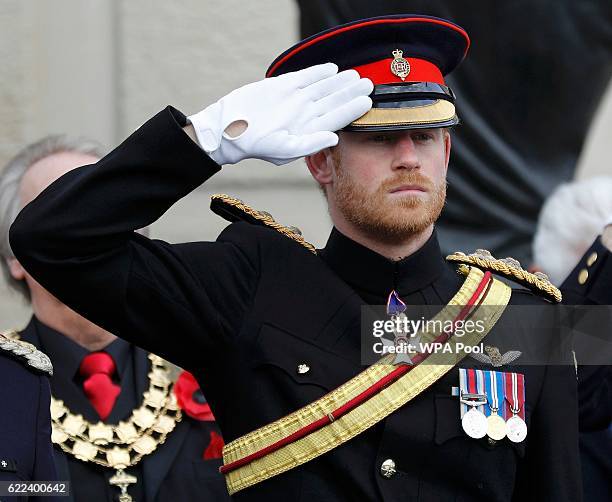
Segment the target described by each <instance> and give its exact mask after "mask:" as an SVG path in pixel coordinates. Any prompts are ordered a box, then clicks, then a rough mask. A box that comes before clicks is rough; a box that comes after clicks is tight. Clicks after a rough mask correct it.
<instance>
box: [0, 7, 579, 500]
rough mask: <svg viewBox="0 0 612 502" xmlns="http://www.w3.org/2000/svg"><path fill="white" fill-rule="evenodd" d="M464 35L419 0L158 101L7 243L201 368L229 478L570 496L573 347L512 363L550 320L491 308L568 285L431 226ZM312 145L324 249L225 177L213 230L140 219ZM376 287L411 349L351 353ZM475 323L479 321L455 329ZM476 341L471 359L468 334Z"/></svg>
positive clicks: (55, 285) (238, 489) (263, 483)
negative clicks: (157, 226) (236, 77)
mask: <svg viewBox="0 0 612 502" xmlns="http://www.w3.org/2000/svg"><path fill="white" fill-rule="evenodd" d="M468 46H469V38H468V36H467V34H466V33H465V31H464V30H463V29H462V28H460V27H459V26H457V25H455V24H453V23H451V22H449V21H445V20H442V19H436V18H431V17H424V16H423V17H421V16H389V17H383V18H375V19H368V20H363V21H359V22H355V23H351V24H350V25H345V26H341V27H337V28H334V29H332V30H329V31H327V32H324V33H321V34H319V35H316V36H313V37H311V38H309V39H307V40H305V41H302V42H300V43H298V44H297V45H296V46H294V47H292V48H290V49H289V50H287V51H286V52H284V53H283V54H282V55H280V56H279V57H278V58H277V59H276V61H274V62H273V63H272V65H271V66H270V68H269V69H268V72H267V77H268V78H266V79H264V80H262V81H260V82H256V83H254V84H250V85H247V86H245V87H243V88H241V89H238V90H236V91H234V92H232V93H230V94H228V95H227V96H225V97H224V98H222V99H221V100H220V101H219V102H217V103H215V104H213V105H211V106H209V107H207V108H206V109H204V110H203V111H202V112H200V113H197V114H195V115H192V116H190V117H189V118H187V117H185V116H184V115H183V114H182V113H180V112H178V111H177V110H175V109H173V108H167V109H166V110H164V111H162V112H160V113H159V114H158V115H156V116H155V117H154V118H153V119H151V120H150V121H148V122H147V123H146V124H145V125H144V126H142V127H141V128H140V129H139V130H138V131H136V132H135V133H134V134H133V135H132V136H131V137H130V138H129V139H128V140H126V141H125V142H124V143H123V144H122V145H121V146H119V147H118V148H117V149H116V150H114V151H113V152H112V153H111V154H110V155H108V156H107V157H105V158H103V159H102V160H101V161H99V162H98V163H96V164H93V165H90V166H87V167H82V168H80V169H75V170H73V171H71V172H70V173H68V174H66V175H65V176H63V177H62V178H60V179H59V180H58V181H57V182H55V183H54V184H53V185H51V186H50V187H49V188H48V189H47V190H45V191H44V192H43V193H42V194H41V195H40V196H39V197H38V198H37V199H36V200H35V201H33V202H32V203H31V204H29V205H28V206H27V207H26V208H24V210H23V211H22V213H21V214H20V216H19V217H18V218H17V220H16V221H15V223H14V225H13V227H12V229H11V244H12V246H13V249H14V251H15V254H16V256H17V257H18V258H19V260H20V261H21V263H22V264H23V265H24V267H25V268H26V269H27V270H28V271H29V272H30V273H31V274H32V275H33V276H34V277H36V278H37V280H39V281H40V282H41V283H42V284H44V285H45V287H47V288H49V289H50V290H51V291H52V292H53V293H54V294H55V295H57V296H58V297H59V298H60V299H62V301H64V302H66V303H67V304H68V305H70V306H72V307H73V308H75V309H76V310H77V311H78V312H79V313H81V314H82V315H84V316H86V317H88V318H90V319H92V320H94V321H95V322H96V323H98V324H100V325H101V326H104V327H105V328H106V329H108V330H110V331H111V332H113V333H115V334H116V335H117V336H120V337H125V338H126V339H130V340H131V341H133V342H135V343H138V344H141V345H143V346H145V347H147V348H148V349H150V350H152V351H154V352H155V353H158V354H160V355H162V356H164V357H166V358H167V359H169V360H171V361H174V362H176V363H177V364H180V365H181V366H183V367H185V368H187V369H189V370H190V371H192V372H193V373H194V374H195V376H196V378H198V380H199V381H200V383H201V385H202V387H203V389H204V391H205V394H206V395H207V397H208V398H209V399H210V401H211V406H212V408H213V410H214V412H215V416H217V418H218V420H219V423H220V425H221V428H222V431H223V434H224V436H225V437H226V439H230V440H232V441H231V443H229V444H227V445H226V446H225V448H224V465H223V467H222V468H221V471H222V472H223V474H224V475H225V478H226V483H227V486H228V489H229V491H230V493H231V494H236V499H237V500H266V501H268V500H292V499H304V500H306V499H311V498H312V499H316V500H326V501H327V500H379V499H382V500H420V501H434V500H436V501H437V500H457V499H461V500H483V501H485V500H486V501H490V500H499V501H502V500H503V501H506V500H512V499H515V500H533V499H542V500H556V501H576V500H579V499H580V493H581V487H580V473H579V465H578V451H577V427H578V425H577V398H576V380H575V373H574V368H573V365H572V366H571V365H562V364H561V365H550V366H543V365H535V366H528V365H520V366H514V367H511V368H510V367H508V363H509V362H510V361H512V360H514V359H516V358H517V357H518V358H519V362H518V363H517V364H520V361H521V359H520V357H522V356H521V354H522V352H521V351H525V350H526V348H525V347H524V346H523V345H520V344H521V343H525V344H528V343H529V340H533V339H534V338H533V336H531V335H533V333H534V332H537V333H538V337H537V342H538V345H539V347H543V348H544V349H545V350H544V352H545V353H546V354H547V355H550V354H552V351H553V347H554V346H556V345H558V344H557V342H558V340H557V339H556V335H555V334H554V333H549V332H546V331H545V330H541V329H537V330H535V331H532V332H531V333H529V335H530V336H527V337H524V336H522V334H521V336H518V335H519V334H520V333H519V332H518V330H515V331H513V333H515V334H516V335H517V336H516V340H515V341H516V343H517V344H519V345H520V346H519V347H518V351H515V352H514V353H510V352H508V351H507V349H508V348H516V347H509V346H503V345H502V344H501V343H500V342H499V340H500V338H499V334H500V332H501V328H500V327H499V325H498V324H497V322H498V321H499V320H500V319H503V318H505V315H506V311H507V309H506V307H507V306H508V305H509V304H510V305H515V306H520V308H522V306H523V305H525V306H535V307H540V308H543V309H544V310H546V311H555V309H554V306H553V305H551V302H553V301H558V300H559V297H560V295H559V292H558V290H556V288H554V287H553V286H552V285H551V284H550V283H549V282H547V281H546V279H545V278H544V277H542V276H535V275H533V274H528V273H527V272H525V271H524V270H522V269H521V268H520V265H519V264H517V263H516V262H515V261H513V260H510V259H506V260H496V259H494V258H493V257H492V256H490V254H488V253H486V252H485V251H484V250H480V251H479V252H478V253H476V254H473V255H465V254H455V255H452V257H450V258H449V260H451V261H448V262H447V261H445V260H444V258H443V257H442V255H441V253H440V249H439V246H438V242H437V237H436V234H435V231H434V224H435V221H436V220H437V218H438V216H439V214H440V212H441V210H442V208H443V206H444V200H445V187H446V170H447V166H448V160H449V155H450V150H451V134H450V131H449V128H450V127H451V126H453V125H455V124H456V123H457V122H458V118H457V115H456V113H455V96H454V94H453V92H452V91H451V90H450V89H449V88H448V87H447V86H446V85H445V83H444V75H446V74H447V73H449V72H450V71H452V70H453V69H454V68H455V67H456V66H457V65H458V64H459V63H460V62H461V60H462V59H463V58H464V56H465V54H466V52H467V49H468ZM327 61H332V62H333V63H335V64H329V63H326V62H327ZM338 69H342V70H344V71H341V72H339V73H338ZM360 76H361V77H363V78H360ZM500 99H503V96H500ZM337 131H340V132H337ZM303 156H306V161H307V165H308V169H309V170H310V172H311V173H312V176H313V178H314V179H315V180H316V182H317V183H318V184H319V185H320V186H321V188H322V189H323V191H324V193H325V196H326V199H327V203H328V206H329V212H330V215H331V218H332V221H333V223H334V229H333V230H332V233H331V235H330V238H329V241H328V243H327V245H326V247H325V249H323V250H320V251H317V250H316V249H315V248H314V247H313V246H312V245H310V244H309V243H307V242H306V241H305V240H304V239H303V238H302V237H301V236H300V235H299V233H298V232H296V231H295V230H294V229H291V228H287V227H283V226H282V225H279V224H278V223H277V222H275V221H274V220H273V219H272V218H271V217H270V216H269V215H267V214H264V213H261V212H259V211H255V210H254V209H252V208H249V207H248V206H246V205H245V204H244V203H243V202H242V201H238V200H236V199H232V198H231V197H227V196H218V197H215V198H214V200H213V209H214V210H215V211H216V212H218V213H219V214H221V215H223V216H224V217H226V218H227V219H229V220H230V221H232V222H235V223H234V224H232V225H230V226H229V227H228V228H227V229H226V230H225V231H224V232H223V233H222V234H221V235H220V236H219V238H218V240H217V241H216V242H214V243H209V242H198V243H189V244H178V245H171V244H167V243H164V242H161V241H151V240H149V239H147V238H145V237H143V236H141V235H138V234H135V233H134V230H135V229H137V228H139V227H142V226H145V225H148V224H150V223H151V222H153V221H155V220H156V219H157V218H159V216H160V215H161V214H163V213H164V212H165V211H166V210H167V209H168V208H169V207H170V206H171V205H172V204H174V203H175V202H176V201H177V200H179V199H180V198H181V197H183V196H184V195H186V194H187V193H189V192H190V191H192V190H194V189H195V188H196V187H198V186H199V185H200V184H201V183H203V182H204V181H206V180H207V179H208V178H209V177H210V176H212V175H214V174H215V173H216V172H218V171H219V169H220V166H222V165H226V164H232V163H236V162H239V161H240V160H242V159H244V158H259V159H264V160H267V161H270V162H273V163H275V164H283V163H286V162H289V161H290V160H293V159H296V158H299V157H303ZM491 271H497V272H500V273H503V274H505V275H507V276H508V277H510V278H515V279H517V280H520V281H522V282H523V283H524V284H527V285H530V286H531V287H532V288H533V292H532V291H529V290H526V289H516V290H514V289H511V288H510V287H509V286H507V285H506V284H505V283H504V282H502V281H500V280H499V279H497V278H495V277H493V276H492V275H491ZM458 272H459V273H458ZM540 296H544V297H545V298H541V297H540ZM364 305H383V306H386V311H387V313H388V314H389V316H390V318H388V319H387V320H386V321H385V323H386V322H390V323H391V329H392V332H393V334H394V335H395V339H394V340H390V341H389V340H387V341H388V342H389V343H390V344H391V345H390V346H391V347H392V348H394V349H398V352H401V351H400V350H399V349H402V350H405V351H408V349H410V348H412V349H415V350H414V351H413V352H411V355H410V356H408V357H405V358H403V359H402V358H400V359H399V360H398V359H396V358H395V357H394V356H393V354H392V353H389V354H387V355H385V356H383V358H382V359H381V360H380V363H381V364H373V365H372V366H369V367H368V368H366V369H365V370H364V369H363V368H362V364H361V357H360V356H361V355H362V352H361V349H362V347H361V346H360V336H359V326H360V322H361V313H362V307H363V306H364ZM419 305H420V306H423V305H425V306H427V305H430V306H434V305H443V307H442V308H441V310H438V309H435V308H434V309H432V310H433V311H434V312H437V313H435V315H434V317H433V318H432V319H431V321H434V322H433V323H432V325H433V326H440V327H434V328H432V329H431V330H429V331H428V330H425V329H420V330H418V332H416V331H415V332H414V333H411V334H410V337H411V338H412V337H413V335H414V336H416V337H417V338H418V340H420V341H421V342H427V343H426V344H425V346H423V343H418V344H417V343H416V339H415V340H414V345H413V344H412V341H411V343H410V344H407V343H404V342H405V341H406V338H407V332H406V330H405V329H404V328H402V327H401V326H400V325H401V324H402V323H404V325H405V323H406V322H407V320H408V317H409V316H412V315H413V310H412V308H413V307H416V306H419ZM515 308H516V307H515ZM363 311H364V312H370V309H369V308H368V307H366V308H364V310H363ZM407 314H408V315H407ZM380 320H381V321H382V319H380ZM411 320H414V319H413V318H412V317H411ZM377 321H378V320H377ZM467 321H469V322H472V323H476V324H478V325H479V326H481V328H482V329H480V330H477V331H474V332H471V333H469V334H463V335H462V336H460V335H459V333H458V331H457V329H458V327H459V326H460V325H461V326H464V325H465V322H467ZM460 323H461V324H460ZM394 326H396V327H394ZM441 326H445V327H444V328H442V327H441ZM532 328H537V326H532ZM456 331H457V332H456ZM402 337H403V338H404V342H401V341H400V339H401V338H402ZM485 341H486V343H487V344H488V345H487V347H486V350H487V353H486V355H485V354H480V356H481V357H480V358H479V359H478V361H479V362H481V364H480V365H477V364H475V362H474V359H470V358H468V357H465V356H466V353H465V352H461V351H460V350H459V346H460V345H464V346H467V347H468V348H469V349H471V350H474V349H477V348H478V347H479V344H484V342H485ZM493 343H495V344H497V345H498V346H493V345H492V344H493ZM435 344H437V345H435ZM438 345H439V346H440V347H444V348H445V350H446V349H447V348H448V349H450V352H451V353H450V354H447V353H446V352H438V351H436V350H434V349H433V348H432V347H434V346H436V347H437V346H438ZM417 346H418V347H417ZM364 347H365V346H364ZM500 347H501V348H500ZM412 349H410V350H412ZM551 360H553V359H551ZM554 361H555V362H566V361H569V354H565V353H559V354H557V357H555V358H554ZM396 363H397V364H396ZM457 395H458V396H459V397H460V399H459V398H458V397H457ZM230 396H231V397H230ZM244 409H248V410H249V413H244V411H243V410H244Z"/></svg>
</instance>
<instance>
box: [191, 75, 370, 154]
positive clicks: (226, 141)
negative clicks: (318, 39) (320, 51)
mask: <svg viewBox="0 0 612 502" xmlns="http://www.w3.org/2000/svg"><path fill="white" fill-rule="evenodd" d="M372 90H373V84H372V82H371V81H370V80H369V79H366V78H360V77H359V74H358V73H357V72H356V71H355V70H346V71H343V72H340V73H338V67H337V66H336V65H335V64H333V63H326V64H321V65H316V66H311V67H310V68H305V69H304V70H300V71H297V72H292V73H287V74H284V75H280V76H278V77H272V78H265V79H263V80H260V81H259V82H254V83H252V84H248V85H245V86H244V87H240V88H239V89H236V90H235V91H232V92H231V93H229V94H228V95H227V96H224V97H223V98H221V99H220V100H219V101H217V102H216V103H214V104H212V105H210V106H209V107H207V108H205V109H204V110H202V111H201V112H199V113H196V114H195V115H191V116H190V117H189V120H190V122H191V123H192V125H193V127H194V130H195V133H196V136H197V139H198V142H199V144H200V146H201V147H202V148H203V149H204V150H205V151H206V153H208V155H209V156H210V157H211V158H212V159H213V160H214V161H215V162H217V164H219V165H224V164H235V163H237V162H240V161H241V160H243V159H247V158H254V159H262V160H266V161H268V162H272V163H274V164H276V165H281V164H286V163H288V162H291V161H293V160H296V159H299V158H300V157H304V156H306V155H310V154H313V153H316V152H318V151H320V150H323V149H324V148H328V147H331V146H335V145H336V144H338V135H337V134H336V133H335V132H334V131H337V130H339V129H342V128H343V127H345V126H346V125H348V124H350V123H351V122H353V121H354V120H355V119H357V118H359V117H361V116H362V115H363V114H364V113H366V112H367V111H368V110H369V109H370V108H371V107H372V100H371V99H370V98H369V97H368V95H369V94H370V93H371V92H372Z"/></svg>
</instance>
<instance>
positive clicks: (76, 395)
mask: <svg viewBox="0 0 612 502" xmlns="http://www.w3.org/2000/svg"><path fill="white" fill-rule="evenodd" d="M51 336H59V337H62V336H63V335H61V334H60V333H57V332H55V331H53V330H51V328H48V327H46V326H43V325H41V323H40V321H38V320H37V319H35V318H33V319H32V320H31V321H30V323H29V324H28V326H27V327H26V328H25V329H24V330H23V331H22V332H21V339H22V340H24V341H27V342H30V343H32V344H34V345H36V346H39V347H40V346H41V342H42V344H43V345H44V337H47V338H49V337H51ZM64 348H69V347H66V346H64ZM73 357H74V354H73V353H69V354H62V362H66V361H69V360H70V358H73ZM130 357H131V358H132V359H133V369H134V375H135V376H136V380H135V382H134V384H135V391H136V392H135V395H136V396H139V401H136V402H134V401H135V399H134V392H132V391H133V389H130V388H128V386H127V385H123V386H122V388H121V393H120V394H119V396H118V397H117V401H116V403H115V406H114V407H113V409H112V411H111V414H110V415H109V417H108V419H107V421H106V422H107V423H118V422H119V421H120V420H125V419H126V418H127V417H129V415H130V414H131V412H132V410H133V409H134V408H135V407H138V406H140V404H141V402H140V400H142V393H143V392H144V391H145V390H147V386H148V382H147V373H148V372H149V369H150V364H151V363H150V361H149V359H148V357H147V353H146V352H145V351H144V350H142V349H140V348H138V347H133V353H132V352H131V353H130ZM72 362H73V363H74V364H76V366H77V367H78V364H80V361H79V360H77V361H72ZM58 363H59V361H58ZM59 370H60V368H57V371H56V372H55V374H54V375H53V377H51V379H50V380H51V388H52V391H53V395H54V397H55V398H57V399H61V400H62V401H64V404H65V405H66V406H67V407H68V408H69V409H70V411H71V412H72V413H76V414H81V415H83V416H84V417H85V419H87V420H89V421H91V422H93V423H96V422H97V421H98V420H99V417H98V416H97V414H96V412H95V411H94V409H93V407H92V406H91V404H90V402H89V401H88V399H87V397H86V396H85V394H84V393H83V391H82V389H81V388H80V387H79V386H77V385H75V383H74V382H73V381H72V380H71V379H68V378H65V376H64V375H62V374H61V373H60V371H59ZM212 431H215V432H217V433H218V432H219V431H218V428H217V426H216V424H215V423H214V422H204V421H199V420H194V419H192V418H190V417H189V416H187V415H186V414H185V413H183V419H182V421H181V422H179V423H178V424H177V426H176V428H175V429H174V430H173V431H172V432H171V433H170V434H168V436H167V437H166V441H165V442H164V443H163V444H161V445H159V446H158V448H157V450H156V451H155V452H153V453H151V454H150V455H146V456H144V457H143V459H142V460H141V461H140V462H139V463H138V464H137V467H136V469H134V468H131V469H127V472H128V473H130V474H133V475H135V476H136V477H137V478H138V479H139V482H138V483H137V485H130V487H129V488H128V493H130V494H131V495H132V496H134V497H135V500H139V501H144V502H153V501H157V502H170V501H172V502H175V501H178V500H202V501H211V502H217V501H222V500H224V499H226V498H227V492H226V489H225V482H224V481H223V478H222V476H221V475H220V474H219V472H218V468H219V466H220V463H221V462H220V460H215V459H210V460H205V459H204V458H203V453H204V450H205V449H206V447H207V446H208V444H209V441H210V433H211V432H212ZM54 452H55V461H56V465H57V469H58V475H59V478H60V479H62V480H70V481H71V485H72V497H71V499H65V500H67V501H68V500H75V501H81V500H83V501H85V500H86V501H87V502H96V501H99V502H107V501H108V502H111V501H114V500H116V497H117V494H118V493H119V489H118V488H117V487H114V486H111V485H109V483H108V480H109V479H110V477H111V476H112V475H114V474H115V471H114V470H113V469H107V468H103V467H100V466H97V465H95V464H92V463H86V462H82V461H80V460H78V459H76V458H74V457H73V456H72V455H69V454H66V453H64V452H63V451H62V450H61V449H60V448H59V447H56V448H55V449H54ZM76 476H78V477H79V479H78V481H77V480H76V479H75V477H76ZM62 500H64V499H62Z"/></svg>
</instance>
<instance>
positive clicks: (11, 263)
mask: <svg viewBox="0 0 612 502" xmlns="http://www.w3.org/2000/svg"><path fill="white" fill-rule="evenodd" d="M6 262H7V263H8V267H9V271H10V272H11V276H12V277H13V279H15V280H16V281H23V280H25V276H26V271H25V268H23V267H22V266H21V263H19V261H18V260H17V258H8V259H7V260H6Z"/></svg>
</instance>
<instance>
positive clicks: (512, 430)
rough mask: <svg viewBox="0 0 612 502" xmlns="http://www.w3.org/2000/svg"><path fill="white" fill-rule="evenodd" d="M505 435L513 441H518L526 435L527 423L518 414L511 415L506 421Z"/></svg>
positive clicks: (522, 439)
mask: <svg viewBox="0 0 612 502" xmlns="http://www.w3.org/2000/svg"><path fill="white" fill-rule="evenodd" d="M506 435H507V436H508V439H509V440H510V441H512V442H513V443H520V442H522V441H524V440H525V438H526V437H527V424H526V423H525V421H524V420H523V419H522V418H521V417H519V416H518V415H513V416H511V417H510V418H509V419H508V421H507V422H506Z"/></svg>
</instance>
